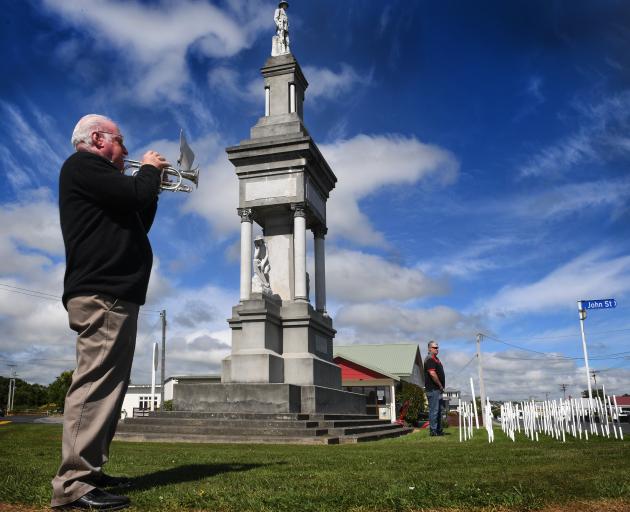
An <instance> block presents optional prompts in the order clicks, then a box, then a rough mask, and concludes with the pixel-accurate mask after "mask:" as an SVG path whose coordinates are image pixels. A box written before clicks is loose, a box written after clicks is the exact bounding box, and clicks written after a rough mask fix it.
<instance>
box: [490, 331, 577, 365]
mask: <svg viewBox="0 0 630 512" xmlns="http://www.w3.org/2000/svg"><path fill="white" fill-rule="evenodd" d="M484 336H485V337H486V338H488V339H491V340H493V341H497V342H499V343H503V344H504V345H508V346H510V347H514V348H517V349H519V350H524V351H526V352H534V353H536V354H542V355H544V356H548V357H557V358H559V359H575V358H574V357H569V356H561V355H559V354H552V353H549V352H541V351H540V350H534V349H531V348H524V347H519V346H518V345H514V344H513V343H509V342H507V341H503V340H500V339H499V338H495V337H494V336H488V335H487V334H484Z"/></svg>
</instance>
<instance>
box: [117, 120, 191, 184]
mask: <svg viewBox="0 0 630 512" xmlns="http://www.w3.org/2000/svg"><path fill="white" fill-rule="evenodd" d="M194 160H195V153H193V150H192V149H190V146H189V145H188V142H186V137H184V130H180V133H179V158H178V159H177V166H178V168H177V169H176V168H175V167H171V166H168V167H166V168H164V169H163V170H162V183H160V189H162V190H169V191H171V192H192V191H193V188H192V187H191V186H190V185H186V184H185V183H183V181H184V180H188V181H190V182H192V183H194V184H195V188H197V187H198V186H199V167H195V168H194V169H193V168H192V164H193V162H194ZM125 164H126V165H125V170H127V169H134V170H133V171H132V173H131V175H132V176H135V175H136V173H137V172H138V171H139V170H140V167H141V166H142V162H139V161H138V160H125ZM169 176H173V177H174V178H175V179H174V180H173V181H171V180H170V179H169V178H168V177H169Z"/></svg>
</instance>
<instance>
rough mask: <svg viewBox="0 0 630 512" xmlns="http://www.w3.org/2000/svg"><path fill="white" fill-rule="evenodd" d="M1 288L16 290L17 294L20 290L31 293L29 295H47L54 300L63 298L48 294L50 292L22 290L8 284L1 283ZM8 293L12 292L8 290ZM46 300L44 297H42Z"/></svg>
mask: <svg viewBox="0 0 630 512" xmlns="http://www.w3.org/2000/svg"><path fill="white" fill-rule="evenodd" d="M0 286H4V287H5V288H10V289H11V290H16V293H17V291H18V290H20V291H23V292H29V293H36V294H37V295H38V296H39V295H45V296H48V297H50V298H53V299H57V300H59V299H61V297H59V295H53V294H52V293H48V292H40V291H38V290H29V289H28V288H20V287H19V286H13V285H10V284H6V283H0ZM6 291H10V290H6ZM42 298H44V297H42Z"/></svg>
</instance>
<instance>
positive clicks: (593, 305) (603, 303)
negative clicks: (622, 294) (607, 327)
mask: <svg viewBox="0 0 630 512" xmlns="http://www.w3.org/2000/svg"><path fill="white" fill-rule="evenodd" d="M580 302H582V308H583V309H610V308H616V307H617V301H616V300H615V299H593V300H583V301H580Z"/></svg>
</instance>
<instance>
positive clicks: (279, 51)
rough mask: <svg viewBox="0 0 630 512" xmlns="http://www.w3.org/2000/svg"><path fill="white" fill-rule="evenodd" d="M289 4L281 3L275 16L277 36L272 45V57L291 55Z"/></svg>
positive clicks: (274, 37)
mask: <svg viewBox="0 0 630 512" xmlns="http://www.w3.org/2000/svg"><path fill="white" fill-rule="evenodd" d="M288 8H289V2H284V1H282V2H280V3H279V4H278V8H277V9H276V12H275V13H274V15H273V21H274V22H275V23H276V35H275V36H273V40H272V43H271V56H272V57H277V56H278V55H285V54H287V53H291V50H290V49H289V18H288V17H287V11H286V10H287V9H288Z"/></svg>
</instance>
